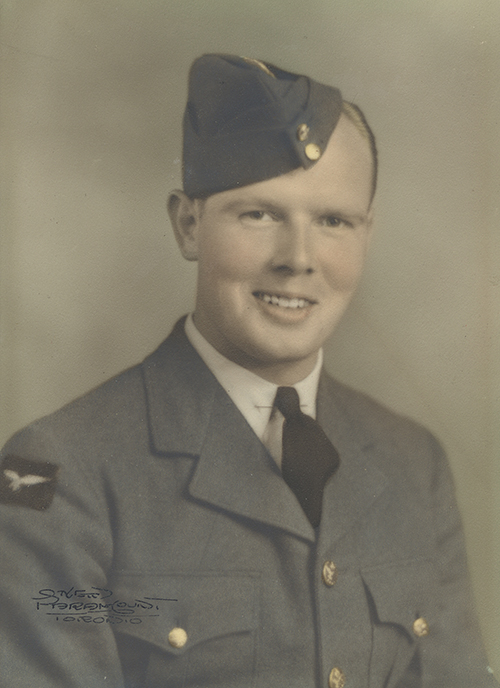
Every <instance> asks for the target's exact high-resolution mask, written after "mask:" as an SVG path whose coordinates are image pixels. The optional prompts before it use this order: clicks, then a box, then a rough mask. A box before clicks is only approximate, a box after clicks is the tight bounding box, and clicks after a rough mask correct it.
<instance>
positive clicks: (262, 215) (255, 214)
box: [243, 210, 274, 222]
mask: <svg viewBox="0 0 500 688" xmlns="http://www.w3.org/2000/svg"><path fill="white" fill-rule="evenodd" d="M243 217H244V218H248V219H250V220H264V221H267V222H269V221H271V220H274V217H273V216H272V215H271V213H268V212H266V211H265V210H249V211H248V212H247V213H243Z"/></svg>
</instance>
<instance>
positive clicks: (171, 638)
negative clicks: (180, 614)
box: [168, 628, 188, 649]
mask: <svg viewBox="0 0 500 688" xmlns="http://www.w3.org/2000/svg"><path fill="white" fill-rule="evenodd" d="M187 639H188V637H187V633H186V631H185V630H184V629H183V628H172V630H171V631H170V633H169V634H168V642H169V643H170V645H172V647H176V648H177V649H178V648H180V647H184V645H185V644H186V643H187Z"/></svg>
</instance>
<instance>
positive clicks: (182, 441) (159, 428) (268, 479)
mask: <svg viewBox="0 0 500 688" xmlns="http://www.w3.org/2000/svg"><path fill="white" fill-rule="evenodd" d="M142 368H143V372H144V379H145V386H146V395H147V403H148V411H149V420H150V430H151V438H152V444H153V449H154V450H155V451H156V452H158V453H160V454H164V455H171V456H178V455H184V456H186V455H187V456H193V457H195V458H198V461H197V464H196V467H195V471H194V474H193V476H192V478H191V482H190V485H189V493H190V494H191V496H192V497H193V498H195V499H198V500H201V501H204V502H207V503H209V504H211V505H213V506H215V507H217V508H219V509H223V510H225V511H229V512H232V513H234V514H237V515H238V516H240V517H244V518H249V519H252V520H257V521H260V522H262V523H265V524H268V525H271V526H274V527H277V528H280V529H283V530H286V531H289V532H291V533H293V534H295V535H296V536H299V537H302V538H304V539H306V540H309V541H313V540H314V539H315V532H314V530H313V528H312V527H311V525H310V523H309V521H308V520H307V518H306V517H305V515H304V513H303V512H302V509H301V508H300V507H299V505H298V503H297V501H296V499H295V497H294V495H293V494H292V492H291V491H290V489H289V488H288V486H287V485H286V484H285V483H284V481H283V479H282V477H281V473H280V471H279V469H278V468H277V467H276V464H275V463H274V461H273V459H272V458H271V457H270V455H269V454H268V452H267V450H266V448H265V447H264V445H263V444H262V443H261V442H260V440H259V439H258V438H257V436H256V435H255V433H254V432H253V431H252V429H251V428H250V426H249V425H248V424H247V422H246V421H245V419H244V418H243V416H242V415H241V413H240V412H239V411H238V409H237V408H236V406H235V405H234V404H233V402H232V401H231V400H230V398H229V397H228V396H227V394H226V393H225V391H224V390H223V389H222V387H221V386H220V385H219V383H218V382H217V380H216V379H215V377H214V376H213V375H212V373H211V372H210V370H209V369H208V368H207V367H206V365H205V364H204V363H203V361H202V360H201V358H200V357H199V355H198V354H197V353H196V351H195V350H194V348H193V347H192V346H191V344H190V343H189V341H188V339H187V337H186V336H185V334H184V321H183V320H181V321H179V322H178V323H177V325H176V326H175V328H174V330H173V332H172V334H171V335H170V337H168V339H166V340H165V342H163V344H162V345H161V346H160V347H159V348H158V349H157V351H155V352H154V353H153V354H152V355H151V356H149V357H148V358H147V359H146V360H145V361H144V363H143V365H142ZM318 420H319V422H320V423H321V425H322V426H323V429H324V430H325V432H326V434H327V435H328V436H329V438H330V440H331V441H332V442H333V444H334V446H336V448H337V450H338V451H339V454H340V456H341V461H342V463H341V467H340V469H339V471H338V472H337V474H336V475H335V476H333V477H332V479H331V480H330V481H329V482H328V484H327V486H326V488H325V495H324V508H323V518H322V522H323V523H329V538H328V539H329V540H330V541H332V537H333V539H337V538H338V537H340V536H341V535H342V534H343V533H344V532H345V531H346V529H347V528H349V527H350V526H351V525H352V523H353V521H354V520H357V519H358V518H359V517H360V516H361V515H362V514H363V513H364V512H365V511H366V510H367V509H368V508H369V506H370V505H371V503H372V502H373V501H374V499H376V497H377V496H378V495H379V494H380V492H381V491H382V490H383V489H384V486H385V482H386V479H385V477H384V476H383V475H382V474H381V473H380V472H379V471H378V469H376V468H375V467H374V466H373V464H372V463H371V462H370V456H371V453H372V451H373V445H372V442H371V440H370V438H369V437H367V436H366V435H365V432H364V430H363V428H362V427H357V425H356V423H355V422H353V420H352V419H351V418H349V416H348V415H347V413H346V412H345V410H344V409H343V408H342V406H341V405H340V404H339V402H338V399H337V395H336V383H334V382H333V381H332V380H330V379H329V378H328V377H327V376H325V375H323V376H322V379H321V382H320V387H319V392H318Z"/></svg>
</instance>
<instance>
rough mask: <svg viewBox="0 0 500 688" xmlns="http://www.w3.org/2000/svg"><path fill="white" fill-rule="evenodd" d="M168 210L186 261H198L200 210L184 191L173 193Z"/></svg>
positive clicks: (168, 202) (194, 200)
mask: <svg viewBox="0 0 500 688" xmlns="http://www.w3.org/2000/svg"><path fill="white" fill-rule="evenodd" d="M167 210H168V214H169V216H170V222H171V223H172V228H173V230H174V234H175V238H176V240H177V244H178V245H179V248H180V250H181V253H182V255H183V256H184V258H185V259H186V260H198V229H199V208H198V204H197V202H196V199H191V198H189V196H186V194H185V193H184V191H177V190H176V191H172V193H171V194H170V196H169V197H168V201H167Z"/></svg>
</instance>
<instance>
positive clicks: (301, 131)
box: [297, 124, 309, 141]
mask: <svg viewBox="0 0 500 688" xmlns="http://www.w3.org/2000/svg"><path fill="white" fill-rule="evenodd" d="M308 136H309V127H308V126H307V124H299V126H298V128H297V138H298V139H299V141H305V140H306V139H307V137H308Z"/></svg>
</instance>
